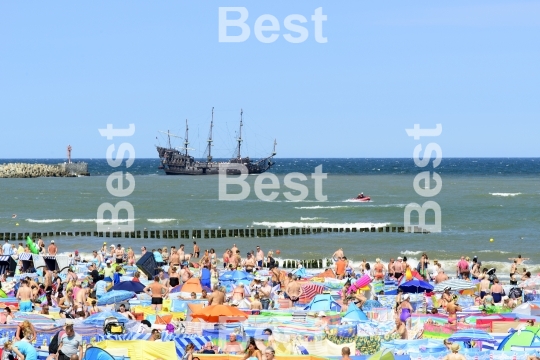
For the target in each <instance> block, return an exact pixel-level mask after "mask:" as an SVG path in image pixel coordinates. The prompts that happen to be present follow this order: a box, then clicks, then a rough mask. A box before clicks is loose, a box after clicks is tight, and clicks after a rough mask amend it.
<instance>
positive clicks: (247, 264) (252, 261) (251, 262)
mask: <svg viewBox="0 0 540 360" xmlns="http://www.w3.org/2000/svg"><path fill="white" fill-rule="evenodd" d="M244 266H245V267H246V272H248V273H252V272H253V268H255V259H253V255H251V253H247V258H246V260H245V261H244Z"/></svg>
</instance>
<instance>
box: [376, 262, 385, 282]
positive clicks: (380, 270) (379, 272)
mask: <svg viewBox="0 0 540 360" xmlns="http://www.w3.org/2000/svg"><path fill="white" fill-rule="evenodd" d="M373 274H374V277H375V280H379V281H382V280H384V265H383V264H382V263H381V259H379V258H377V259H375V266H373Z"/></svg>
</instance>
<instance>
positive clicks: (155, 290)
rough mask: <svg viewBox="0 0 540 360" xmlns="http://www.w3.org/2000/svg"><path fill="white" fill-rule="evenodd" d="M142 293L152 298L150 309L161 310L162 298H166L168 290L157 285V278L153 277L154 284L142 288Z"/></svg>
mask: <svg viewBox="0 0 540 360" xmlns="http://www.w3.org/2000/svg"><path fill="white" fill-rule="evenodd" d="M144 292H145V293H146V294H148V295H150V296H151V297H152V309H153V310H158V311H159V310H161V305H162V304H163V298H164V297H165V296H167V293H168V292H169V290H167V288H166V287H165V286H163V285H161V284H160V283H159V276H157V275H156V276H154V282H153V283H152V284H149V285H148V286H147V287H145V288H144Z"/></svg>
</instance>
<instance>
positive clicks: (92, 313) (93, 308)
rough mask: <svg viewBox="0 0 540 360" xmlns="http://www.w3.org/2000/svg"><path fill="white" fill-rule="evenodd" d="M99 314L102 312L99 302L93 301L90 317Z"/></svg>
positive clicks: (90, 307) (89, 308) (89, 310)
mask: <svg viewBox="0 0 540 360" xmlns="http://www.w3.org/2000/svg"><path fill="white" fill-rule="evenodd" d="M98 312H100V310H99V308H98V307H97V302H96V300H92V306H89V307H88V313H89V314H90V315H94V314H97V313H98Z"/></svg>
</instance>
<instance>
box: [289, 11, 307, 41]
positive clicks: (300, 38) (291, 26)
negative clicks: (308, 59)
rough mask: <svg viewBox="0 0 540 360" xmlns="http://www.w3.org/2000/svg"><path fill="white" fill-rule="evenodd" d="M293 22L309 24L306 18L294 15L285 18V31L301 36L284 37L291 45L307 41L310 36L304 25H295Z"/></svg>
mask: <svg viewBox="0 0 540 360" xmlns="http://www.w3.org/2000/svg"><path fill="white" fill-rule="evenodd" d="M293 21H298V22H299V23H301V24H304V23H307V19H306V18H305V16H302V15H298V14H293V15H289V16H287V17H286V18H285V22H284V25H285V29H287V30H290V31H292V32H295V33H298V34H300V36H292V35H291V34H285V35H283V37H284V38H285V40H287V41H288V42H290V43H293V44H299V43H302V42H304V41H306V40H307V38H308V36H309V32H308V30H307V29H306V28H305V27H303V26H302V25H297V24H294V23H293Z"/></svg>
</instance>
